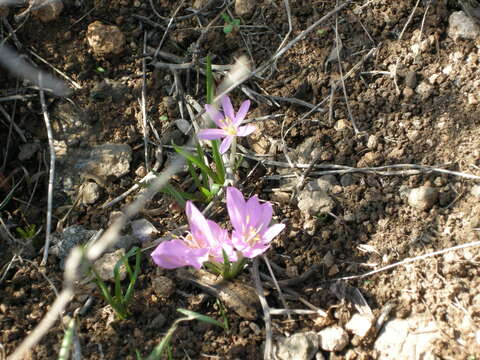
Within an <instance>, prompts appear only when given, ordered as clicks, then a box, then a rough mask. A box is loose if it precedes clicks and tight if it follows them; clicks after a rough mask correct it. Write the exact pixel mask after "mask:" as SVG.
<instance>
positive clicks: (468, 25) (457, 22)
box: [447, 11, 480, 41]
mask: <svg viewBox="0 0 480 360" xmlns="http://www.w3.org/2000/svg"><path fill="white" fill-rule="evenodd" d="M447 33H448V36H449V37H451V38H452V39H453V40H455V41H457V40H458V39H469V40H475V39H476V38H477V37H478V35H479V34H480V27H479V26H478V25H477V23H476V22H475V21H474V20H473V19H471V18H470V17H469V16H468V15H467V14H465V13H464V12H463V11H455V12H453V13H452V14H451V15H450V17H449V18H448V30H447Z"/></svg>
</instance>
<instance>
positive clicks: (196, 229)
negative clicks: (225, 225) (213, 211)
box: [185, 201, 215, 248]
mask: <svg viewBox="0 0 480 360" xmlns="http://www.w3.org/2000/svg"><path fill="white" fill-rule="evenodd" d="M185 212H186V213H187V219H188V224H189V225H190V232H191V233H192V236H193V239H194V240H196V241H197V243H198V242H202V240H203V241H205V242H206V243H205V244H204V243H199V244H198V246H199V247H201V248H207V247H210V246H214V245H215V244H211V243H210V242H211V241H212V239H214V237H213V234H212V230H211V229H210V226H209V224H208V221H207V219H206V218H205V216H203V214H202V213H201V211H200V210H198V209H197V207H196V206H195V205H194V204H193V203H192V202H191V201H187V204H186V206H185Z"/></svg>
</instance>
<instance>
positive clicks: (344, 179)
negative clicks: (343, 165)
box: [340, 174, 354, 187]
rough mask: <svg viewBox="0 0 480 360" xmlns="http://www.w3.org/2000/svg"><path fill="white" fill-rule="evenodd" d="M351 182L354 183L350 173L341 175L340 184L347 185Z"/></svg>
mask: <svg viewBox="0 0 480 360" xmlns="http://www.w3.org/2000/svg"><path fill="white" fill-rule="evenodd" d="M353 183H354V181H353V176H352V175H350V174H345V175H342V177H341V178H340V184H341V185H342V186H343V187H347V186H350V185H353Z"/></svg>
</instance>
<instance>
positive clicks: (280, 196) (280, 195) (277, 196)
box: [270, 191, 290, 204]
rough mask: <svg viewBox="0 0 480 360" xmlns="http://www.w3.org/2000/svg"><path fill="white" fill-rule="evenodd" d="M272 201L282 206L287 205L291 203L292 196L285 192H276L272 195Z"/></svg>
mask: <svg viewBox="0 0 480 360" xmlns="http://www.w3.org/2000/svg"><path fill="white" fill-rule="evenodd" d="M270 200H271V201H276V202H279V203H280V204H287V203H288V202H289V201H290V194H289V193H287V192H284V191H275V192H273V193H271V194H270Z"/></svg>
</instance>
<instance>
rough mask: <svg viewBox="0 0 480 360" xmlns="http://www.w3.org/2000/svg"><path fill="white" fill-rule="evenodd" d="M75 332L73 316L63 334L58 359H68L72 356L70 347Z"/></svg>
mask: <svg viewBox="0 0 480 360" xmlns="http://www.w3.org/2000/svg"><path fill="white" fill-rule="evenodd" d="M74 332H75V318H72V319H71V320H70V322H69V323H68V327H67V330H66V331H65V335H64V336H63V340H62V345H61V346H60V351H59V352H58V360H68V358H69V357H70V349H71V347H72V343H73V334H74Z"/></svg>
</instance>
